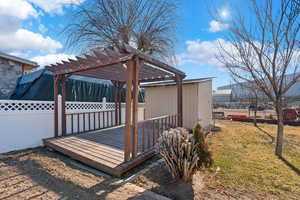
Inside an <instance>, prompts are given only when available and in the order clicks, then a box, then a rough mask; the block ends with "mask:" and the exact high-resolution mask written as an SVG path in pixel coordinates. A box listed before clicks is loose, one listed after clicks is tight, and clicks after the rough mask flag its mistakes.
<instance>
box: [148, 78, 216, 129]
mask: <svg viewBox="0 0 300 200" xmlns="http://www.w3.org/2000/svg"><path fill="white" fill-rule="evenodd" d="M145 89H146V91H145V95H146V96H145V104H146V105H145V107H146V111H145V112H146V113H145V116H146V119H148V118H152V117H158V116H162V115H171V114H176V113H177V88H176V86H175V85H170V86H159V87H146V88H145ZM211 95H212V94H211V81H206V82H201V83H189V84H183V126H184V127H186V128H193V126H194V125H195V124H196V122H197V121H200V123H201V125H202V126H208V125H209V124H210V123H211V115H212V114H211V102H212V100H211ZM207 118H209V119H207Z"/></svg>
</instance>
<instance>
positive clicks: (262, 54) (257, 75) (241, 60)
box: [217, 0, 300, 156]
mask: <svg viewBox="0 0 300 200" xmlns="http://www.w3.org/2000/svg"><path fill="white" fill-rule="evenodd" d="M249 2H250V9H251V12H250V13H251V14H252V18H250V19H249V18H248V17H247V18H246V17H245V16H244V15H242V14H239V15H237V17H234V18H233V21H232V24H231V25H230V30H229V34H228V37H227V41H226V42H224V41H223V42H220V43H219V54H218V56H217V58H218V59H219V60H220V61H221V62H222V63H224V65H225V66H226V68H227V70H228V71H229V72H230V74H231V75H232V77H233V78H234V80H235V81H236V82H247V83H249V84H255V85H256V87H257V88H258V89H259V90H260V91H261V92H263V93H264V94H265V95H266V96H267V97H268V99H269V100H270V101H271V102H272V103H273V105H274V107H275V110H276V113H277V118H278V124H277V139H276V149H275V154H276V155H278V156H282V144H283V133H284V124H283V123H284V122H283V112H282V110H283V97H284V95H285V93H286V92H287V91H288V90H289V89H290V88H291V87H292V86H293V85H294V84H295V83H296V82H298V81H300V71H299V65H300V62H299V57H300V53H299V52H300V51H299V46H298V45H297V41H299V30H300V24H299V12H295V10H294V8H293V6H294V1H293V0H281V1H280V2H277V3H279V5H278V4H276V5H275V3H274V2H273V1H272V0H265V1H256V0H249ZM246 19H247V20H246Z"/></svg>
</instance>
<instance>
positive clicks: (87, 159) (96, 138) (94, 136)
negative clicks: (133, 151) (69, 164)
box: [44, 126, 154, 176]
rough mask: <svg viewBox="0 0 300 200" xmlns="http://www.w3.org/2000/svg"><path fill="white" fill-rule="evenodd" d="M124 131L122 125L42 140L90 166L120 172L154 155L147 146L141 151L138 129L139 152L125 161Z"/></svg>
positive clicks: (114, 172)
mask: <svg viewBox="0 0 300 200" xmlns="http://www.w3.org/2000/svg"><path fill="white" fill-rule="evenodd" d="M124 133H125V127H124V126H122V127H117V128H110V129H107V130H100V131H97V132H93V133H82V134H77V135H68V136H64V137H59V138H50V139H46V140H44V144H45V145H46V146H48V147H50V148H53V149H54V150H56V151H59V152H61V153H63V154H65V155H68V156H70V157H71V158H73V159H75V160H79V161H81V162H83V163H85V164H87V165H90V166H91V167H94V168H96V169H99V170H102V171H104V172H107V173H109V174H112V175H115V176H121V175H122V174H123V173H125V172H126V171H128V170H129V169H131V168H133V167H135V166H137V165H138V164H140V163H141V162H143V161H144V160H146V159H148V158H149V157H151V156H152V155H154V150H153V149H147V148H146V149H145V152H144V153H141V152H142V151H141V150H142V136H141V134H142V133H141V131H139V135H138V156H137V157H135V158H134V159H131V160H129V161H128V162H124ZM146 135H147V134H146ZM146 138H147V136H146ZM145 142H147V141H145Z"/></svg>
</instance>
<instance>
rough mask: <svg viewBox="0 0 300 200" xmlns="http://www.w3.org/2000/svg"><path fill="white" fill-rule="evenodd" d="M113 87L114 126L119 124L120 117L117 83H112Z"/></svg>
mask: <svg viewBox="0 0 300 200" xmlns="http://www.w3.org/2000/svg"><path fill="white" fill-rule="evenodd" d="M112 83H113V84H114V86H115V125H118V124H119V120H120V116H119V110H120V107H119V98H120V89H119V82H118V81H112Z"/></svg>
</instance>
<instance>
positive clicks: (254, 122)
mask: <svg viewBox="0 0 300 200" xmlns="http://www.w3.org/2000/svg"><path fill="white" fill-rule="evenodd" d="M256 118H257V110H256V109H255V110H254V120H253V124H254V126H255V127H256V126H257V120H256Z"/></svg>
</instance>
